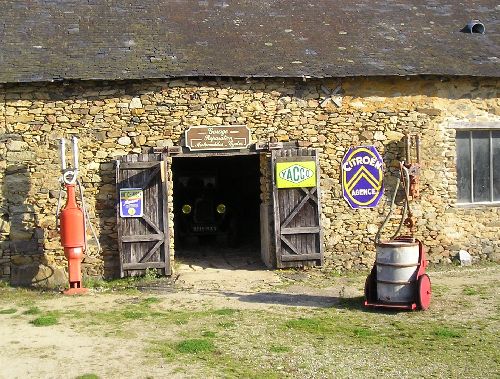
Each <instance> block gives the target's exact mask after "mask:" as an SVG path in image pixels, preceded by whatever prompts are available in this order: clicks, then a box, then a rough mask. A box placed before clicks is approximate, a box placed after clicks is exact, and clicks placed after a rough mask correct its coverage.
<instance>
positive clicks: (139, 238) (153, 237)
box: [121, 233, 165, 243]
mask: <svg viewBox="0 0 500 379" xmlns="http://www.w3.org/2000/svg"><path fill="white" fill-rule="evenodd" d="M164 238H165V237H164V235H163V233H161V234H142V235H135V236H122V237H121V241H122V242H124V243H127V242H151V241H162V240H163V239H164Z"/></svg>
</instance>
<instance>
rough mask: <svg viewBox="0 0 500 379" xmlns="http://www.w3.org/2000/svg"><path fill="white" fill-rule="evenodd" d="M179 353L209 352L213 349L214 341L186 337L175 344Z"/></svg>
mask: <svg viewBox="0 0 500 379" xmlns="http://www.w3.org/2000/svg"><path fill="white" fill-rule="evenodd" d="M175 349H176V350H177V351H178V352H179V353H186V354H198V353H206V352H211V351H213V350H214V349H215V346H214V343H213V342H212V340H209V339H188V340H184V341H181V342H179V343H177V344H176V345H175Z"/></svg>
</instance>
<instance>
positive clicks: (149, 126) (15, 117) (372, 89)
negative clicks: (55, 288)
mask: <svg viewBox="0 0 500 379" xmlns="http://www.w3.org/2000/svg"><path fill="white" fill-rule="evenodd" d="M338 85H341V88H342V91H341V94H340V95H331V92H332V90H334V89H335V88H336V87H337V86H338ZM497 91H498V80H496V79H481V80H479V79H475V78H461V79H450V78H441V79H438V78H411V79H410V78H409V80H405V79H404V78H372V79H367V78H352V79H344V80H343V81H340V80H339V81H337V80H322V81H320V80H307V81H303V80H291V79H287V80H284V79H265V80H264V79H263V80H257V79H255V80H248V81H245V80H231V79H221V80H188V79H185V80H184V79H183V80H171V81H168V80H162V81H123V82H75V83H52V84H48V83H40V84H15V85H3V87H0V167H1V169H0V186H1V187H0V188H1V191H0V211H1V219H0V221H1V232H0V233H1V245H0V278H2V279H5V280H11V281H12V282H13V283H21V284H22V283H25V284H27V282H40V283H42V284H47V283H48V280H49V281H52V280H55V281H56V282H57V281H64V275H65V272H64V266H65V260H64V256H63V254H62V249H61V248H60V244H59V238H58V233H57V230H56V223H55V212H56V206H57V199H58V191H59V188H60V185H59V182H58V178H59V175H60V174H59V157H58V154H57V151H58V139H59V138H61V137H66V138H67V137H70V136H73V135H76V136H78V137H79V138H80V147H81V179H82V182H83V184H84V186H85V188H86V199H87V203H88V206H89V209H90V213H91V216H92V221H93V222H94V224H95V225H97V226H98V234H99V240H100V242H101V245H102V247H103V251H102V253H98V252H97V249H96V247H95V246H94V245H91V246H90V249H89V252H88V254H87V256H86V257H85V260H84V263H83V268H84V272H85V274H86V275H94V276H101V275H104V276H106V277H112V276H115V275H116V273H117V268H118V264H119V262H118V252H117V243H116V239H117V235H116V216H115V208H114V204H115V201H116V190H115V173H114V160H115V159H116V158H117V157H119V156H121V155H125V154H131V153H141V152H144V151H147V150H148V149H150V148H153V147H166V146H173V145H176V144H178V143H179V141H180V139H181V137H182V135H183V132H184V130H185V129H187V128H188V127H189V126H193V125H221V124H244V125H247V126H248V127H249V128H250V129H251V133H252V138H253V141H254V142H258V141H264V142H267V141H269V140H270V139H274V138H275V139H276V140H278V141H295V140H297V141H301V144H302V145H304V146H310V147H313V148H317V149H318V150H319V151H320V162H321V187H322V188H321V189H322V216H321V218H322V223H323V227H324V229H323V230H324V244H325V256H326V261H325V262H326V265H328V266H333V267H335V268H338V269H350V268H353V267H354V268H362V267H369V266H371V264H372V263H373V259H374V244H373V238H374V236H375V233H376V232H377V229H378V227H379V226H380V224H381V222H382V220H383V218H384V216H385V214H386V212H387V207H388V206H387V198H388V196H390V195H391V194H392V189H393V185H394V182H395V180H394V178H393V175H396V174H397V171H398V161H399V160H401V159H404V143H403V141H402V138H403V135H404V133H406V132H414V133H420V135H421V138H422V157H423V162H422V163H423V165H424V167H423V171H422V177H421V195H422V196H421V199H420V200H417V201H414V202H413V208H414V213H415V215H416V216H417V218H418V227H417V230H418V231H417V237H419V238H421V239H422V240H423V241H424V243H425V244H426V245H427V246H428V247H429V256H430V260H431V261H432V262H450V258H451V257H452V256H453V255H455V254H456V253H457V252H458V250H460V249H465V250H467V251H469V252H470V253H471V254H472V255H473V256H475V257H477V258H490V259H497V257H498V253H499V252H500V245H499V237H500V236H499V232H498V230H499V226H500V225H499V220H500V217H499V216H500V207H494V206H476V207H468V208H461V207H457V206H456V204H455V203H456V172H455V153H454V152H455V130H454V129H453V127H451V126H452V125H453V123H454V122H455V121H457V120H462V121H465V122H476V121H478V120H479V121H488V122H490V123H491V122H493V123H495V122H498V121H499V120H500V111H499V110H500V102H499V98H498V93H497ZM356 145H375V146H376V147H377V149H378V150H379V152H380V153H381V154H382V155H383V157H384V160H385V162H386V166H387V180H386V191H387V192H386V193H387V195H386V196H385V197H384V199H383V201H382V202H381V203H380V204H379V206H378V207H377V208H374V209H361V210H352V209H350V208H349V206H348V205H347V203H346V202H345V201H344V200H343V199H342V189H341V184H340V162H341V160H342V157H343V155H344V153H345V151H346V150H347V148H348V147H349V146H356ZM261 162H262V172H263V177H262V180H261V182H262V191H263V193H262V199H263V200H264V201H266V200H267V199H269V193H270V192H269V191H270V186H269V180H268V178H266V176H268V173H269V170H268V167H267V166H266V162H267V160H266V159H265V157H262V159H261ZM170 195H171V194H170ZM171 201H172V199H171V196H170V202H171ZM170 216H171V221H172V215H170ZM396 216H397V212H396V215H395V218H394V220H392V221H391V224H390V225H389V227H388V230H387V232H386V235H389V234H390V233H391V231H393V230H394V226H395V224H396V223H397V221H398V220H397V217H396ZM171 225H172V223H171ZM172 246H173V245H172ZM47 278H50V279H47Z"/></svg>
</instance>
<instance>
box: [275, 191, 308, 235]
mask: <svg viewBox="0 0 500 379" xmlns="http://www.w3.org/2000/svg"><path fill="white" fill-rule="evenodd" d="M301 189H302V190H303V191H304V192H306V196H304V197H303V198H302V200H301V201H300V203H298V204H297V205H296V206H295V208H294V209H293V211H292V212H290V214H289V215H288V216H287V218H286V219H285V221H283V223H282V224H281V227H282V228H284V227H286V226H287V225H288V224H289V223H290V222H291V221H292V220H293V218H294V217H295V216H296V215H297V213H299V211H300V210H301V209H302V207H303V206H304V205H305V204H306V203H307V201H308V200H309V199H312V197H311V194H313V193H314V192H315V190H316V188H313V189H312V190H311V191H308V190H304V188H301ZM288 190H290V189H288ZM313 200H315V199H313Z"/></svg>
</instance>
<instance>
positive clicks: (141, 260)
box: [139, 239, 164, 263]
mask: <svg viewBox="0 0 500 379" xmlns="http://www.w3.org/2000/svg"><path fill="white" fill-rule="evenodd" d="M163 242H164V241H163V239H162V240H160V241H158V242H156V243H155V245H154V246H153V247H152V248H151V250H149V251H148V252H147V254H146V255H145V256H143V257H142V258H141V259H140V260H139V263H143V262H145V261H146V262H147V260H148V259H149V258H151V257H152V256H153V254H154V253H156V250H158V249H159V248H160V246H161V245H162V244H163Z"/></svg>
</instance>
